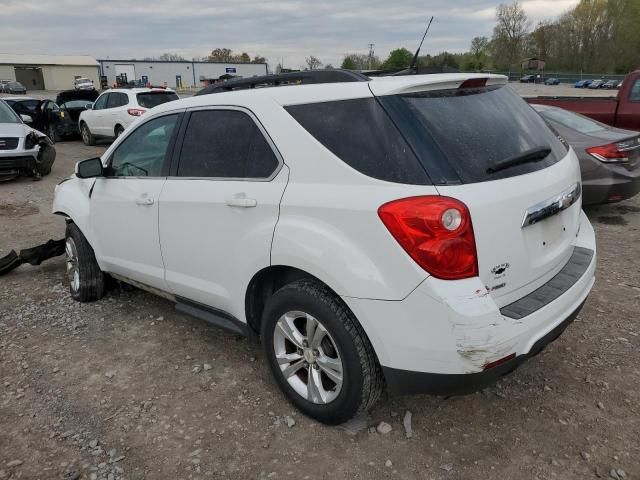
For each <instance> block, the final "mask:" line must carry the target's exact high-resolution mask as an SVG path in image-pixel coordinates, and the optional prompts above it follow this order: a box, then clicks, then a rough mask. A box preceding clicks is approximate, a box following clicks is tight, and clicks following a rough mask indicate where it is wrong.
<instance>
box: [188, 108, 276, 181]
mask: <svg viewBox="0 0 640 480" xmlns="http://www.w3.org/2000/svg"><path fill="white" fill-rule="evenodd" d="M277 166H278V159H277V158H276V156H275V154H274V153H273V150H271V147H270V146H269V144H268V143H267V140H266V139H265V138H264V135H263V134H262V132H261V131H260V129H259V128H258V127H257V125H256V124H255V122H254V121H253V120H252V119H251V117H249V115H247V114H246V113H243V112H239V111H237V110H205V111H201V112H194V113H192V114H191V118H190V119H189V125H188V127H187V131H186V132H185V136H184V141H183V144H182V151H181V153H180V165H179V167H178V176H181V177H212V178H267V177H269V176H271V174H272V173H273V172H274V170H275V169H276V168H277Z"/></svg>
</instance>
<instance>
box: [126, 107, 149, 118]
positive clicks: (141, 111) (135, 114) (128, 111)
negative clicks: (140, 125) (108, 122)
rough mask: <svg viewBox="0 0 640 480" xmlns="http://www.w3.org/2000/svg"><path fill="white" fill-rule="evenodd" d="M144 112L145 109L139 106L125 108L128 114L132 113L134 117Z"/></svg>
mask: <svg viewBox="0 0 640 480" xmlns="http://www.w3.org/2000/svg"><path fill="white" fill-rule="evenodd" d="M144 112H146V110H142V109H140V108H129V109H128V110H127V113H128V114H129V115H133V116H134V117H139V116H140V115H142V114H143V113H144Z"/></svg>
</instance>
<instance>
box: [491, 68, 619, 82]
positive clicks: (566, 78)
mask: <svg viewBox="0 0 640 480" xmlns="http://www.w3.org/2000/svg"><path fill="white" fill-rule="evenodd" d="M482 73H495V74H497V75H505V76H507V77H509V81H518V80H520V78H521V77H522V76H524V75H537V74H538V73H539V74H540V76H541V77H542V78H544V79H547V78H557V79H558V80H560V83H568V84H574V83H576V82H577V81H578V80H605V81H606V80H618V81H620V80H622V79H623V78H624V77H625V76H624V75H613V74H611V75H609V74H604V73H562V72H547V71H545V72H524V73H520V72H497V71H492V70H483V71H482Z"/></svg>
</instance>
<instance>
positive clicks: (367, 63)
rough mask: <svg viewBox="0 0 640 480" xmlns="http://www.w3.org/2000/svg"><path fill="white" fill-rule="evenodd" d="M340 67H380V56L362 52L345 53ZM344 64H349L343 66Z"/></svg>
mask: <svg viewBox="0 0 640 480" xmlns="http://www.w3.org/2000/svg"><path fill="white" fill-rule="evenodd" d="M342 65H343V66H342V68H348V69H351V70H369V69H377V68H380V58H378V56H377V55H372V56H371V58H369V55H366V54H362V53H347V54H345V56H344V58H343V60H342ZM344 65H349V66H347V67H345V66H344Z"/></svg>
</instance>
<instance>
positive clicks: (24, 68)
mask: <svg viewBox="0 0 640 480" xmlns="http://www.w3.org/2000/svg"><path fill="white" fill-rule="evenodd" d="M98 67H99V65H98V62H97V61H96V60H95V59H94V58H93V57H90V56H88V55H17V54H9V53H0V80H15V81H18V82H20V83H21V84H22V85H24V86H25V87H26V89H27V90H68V89H71V88H73V81H74V79H75V78H76V77H86V78H88V79H90V80H93V84H94V85H96V86H97V85H99V84H100V83H99V78H98V72H99V71H98Z"/></svg>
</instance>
